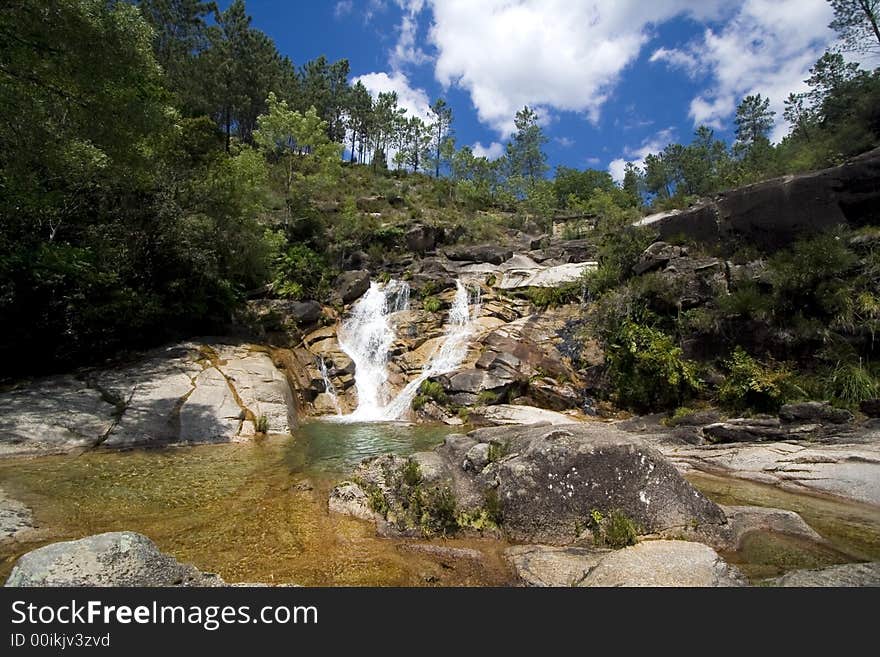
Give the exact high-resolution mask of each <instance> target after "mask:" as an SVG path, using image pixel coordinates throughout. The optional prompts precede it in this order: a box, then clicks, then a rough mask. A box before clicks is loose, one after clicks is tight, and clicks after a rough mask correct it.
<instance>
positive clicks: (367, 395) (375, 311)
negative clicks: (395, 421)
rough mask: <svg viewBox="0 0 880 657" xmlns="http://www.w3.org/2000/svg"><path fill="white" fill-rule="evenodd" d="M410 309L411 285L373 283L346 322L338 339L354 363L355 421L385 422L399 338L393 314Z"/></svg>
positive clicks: (353, 420) (392, 281)
mask: <svg viewBox="0 0 880 657" xmlns="http://www.w3.org/2000/svg"><path fill="white" fill-rule="evenodd" d="M408 308H409V284H408V283H406V282H403V281H395V280H391V281H389V282H388V283H387V284H385V285H384V286H383V285H380V284H379V283H371V284H370V289H369V290H367V293H366V294H364V296H362V297H361V298H360V299H359V300H358V301H357V302H356V303H355V304H354V307H353V308H352V312H351V317H349V318H348V319H347V320H346V321H345V322H343V324H342V326H341V328H340V329H339V334H338V336H337V339H338V341H339V347H340V348H341V349H342V350H343V351H344V352H345V353H346V354H347V355H348V357H349V358H351V360H352V361H354V366H355V386H356V388H357V394H358V406H357V408H356V409H355V411H354V412H353V413H351V414H350V415H346V416H343V417H344V418H345V419H346V420H347V421H352V422H376V421H379V420H384V419H385V414H384V410H385V404H386V401H387V399H386V393H385V384H386V382H387V381H388V350H389V349H390V347H391V345H392V344H393V343H394V339H395V337H396V335H395V331H394V327H393V326H392V324H391V321H390V320H391V315H392V314H393V313H395V312H399V311H401V310H407V309H408Z"/></svg>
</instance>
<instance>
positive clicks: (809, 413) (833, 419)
mask: <svg viewBox="0 0 880 657" xmlns="http://www.w3.org/2000/svg"><path fill="white" fill-rule="evenodd" d="M779 417H780V418H781V419H782V421H783V422H819V423H825V422H827V423H829V424H849V423H850V422H852V421H853V414H852V413H850V412H849V411H848V410H846V409H845V408H835V407H834V406H832V405H831V404H829V403H828V402H817V401H809V402H799V403H797V404H785V405H784V406H783V407H782V408H781V409H779Z"/></svg>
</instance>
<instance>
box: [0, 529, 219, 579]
mask: <svg viewBox="0 0 880 657" xmlns="http://www.w3.org/2000/svg"><path fill="white" fill-rule="evenodd" d="M223 584H224V582H223V580H222V579H220V578H219V577H218V576H217V575H212V574H209V573H202V572H200V571H199V570H198V569H196V568H195V567H193V566H189V565H186V564H182V563H180V562H179V561H177V560H176V559H174V557H171V556H169V555H167V554H163V553H162V552H160V551H159V548H158V547H156V544H155V543H153V541H151V540H150V539H149V538H147V537H146V536H144V535H142V534H137V533H135V532H108V533H106V534H96V535H95V536H88V537H86V538H82V539H79V540H77V541H65V542H62V543H52V544H50V545H46V546H43V547H41V548H38V549H36V550H33V551H32V552H28V553H27V554H25V555H23V556H22V557H21V558H19V560H18V561H17V562H16V564H15V566H14V567H13V568H12V572H11V573H10V575H9V579H7V580H6V586H222V585H223Z"/></svg>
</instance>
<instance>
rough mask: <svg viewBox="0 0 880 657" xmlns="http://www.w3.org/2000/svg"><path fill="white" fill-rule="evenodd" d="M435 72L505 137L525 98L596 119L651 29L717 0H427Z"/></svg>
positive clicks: (718, 5)
mask: <svg viewBox="0 0 880 657" xmlns="http://www.w3.org/2000/svg"><path fill="white" fill-rule="evenodd" d="M428 3H429V5H430V7H431V9H432V12H433V23H432V25H431V29H430V40H431V43H432V44H433V45H434V47H435V48H436V50H437V54H436V64H435V70H434V73H435V76H436V78H437V80H438V81H439V82H440V83H441V84H443V85H444V86H449V85H456V86H459V87H461V88H464V89H466V90H467V91H468V92H469V93H470V95H471V100H472V101H473V103H474V106H475V107H476V109H477V114H478V117H479V119H480V120H481V121H482V122H484V123H486V124H488V125H490V126H492V127H493V128H495V129H496V130H498V132H499V133H500V134H501V135H502V136H505V135H507V134H509V133H510V132H512V130H513V116H514V114H515V113H516V111H517V110H519V109H521V108H522V107H523V105H530V106H538V107H542V108H544V109H545V111H546V110H547V109H549V108H552V109H555V110H560V111H573V112H580V113H583V114H585V115H586V116H587V117H588V118H589V119H590V120H592V121H594V122H596V121H598V119H599V115H600V111H601V108H602V105H603V104H604V103H605V101H606V100H607V99H608V97H609V96H610V94H611V93H612V91H613V89H614V86H615V84H616V83H617V81H618V80H619V78H620V76H621V74H622V73H623V71H624V70H625V69H626V67H627V66H628V65H629V64H631V63H632V62H633V61H635V59H636V58H637V57H638V55H639V53H640V51H641V49H642V48H643V46H644V45H645V44H646V43H647V42H648V41H649V40H650V37H651V30H652V27H653V26H654V25H656V24H658V23H661V22H663V21H665V20H668V19H670V18H672V17H674V16H677V15H681V14H689V15H692V16H694V17H695V18H710V17H717V16H718V15H719V14H720V12H721V11H722V10H723V7H724V5H725V3H724V1H723V0H705V1H704V2H701V3H699V4H695V3H693V2H691V1H688V0H655V1H652V2H650V3H649V2H643V1H642V0H595V1H592V2H586V1H585V0H580V1H575V0H481V2H473V1H472V0H428Z"/></svg>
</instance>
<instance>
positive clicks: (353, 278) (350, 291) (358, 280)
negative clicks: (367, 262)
mask: <svg viewBox="0 0 880 657" xmlns="http://www.w3.org/2000/svg"><path fill="white" fill-rule="evenodd" d="M335 288H336V292H335V296H336V298H337V299H338V300H339V301H341V302H342V303H343V304H349V303H351V302H353V301H356V300H357V299H359V298H360V297H361V296H363V294H364V293H365V292H366V291H367V290H369V289H370V272H369V271H367V270H366V269H359V270H356V271H344V272H342V273H341V274H339V276H338V277H337V278H336V284H335Z"/></svg>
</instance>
